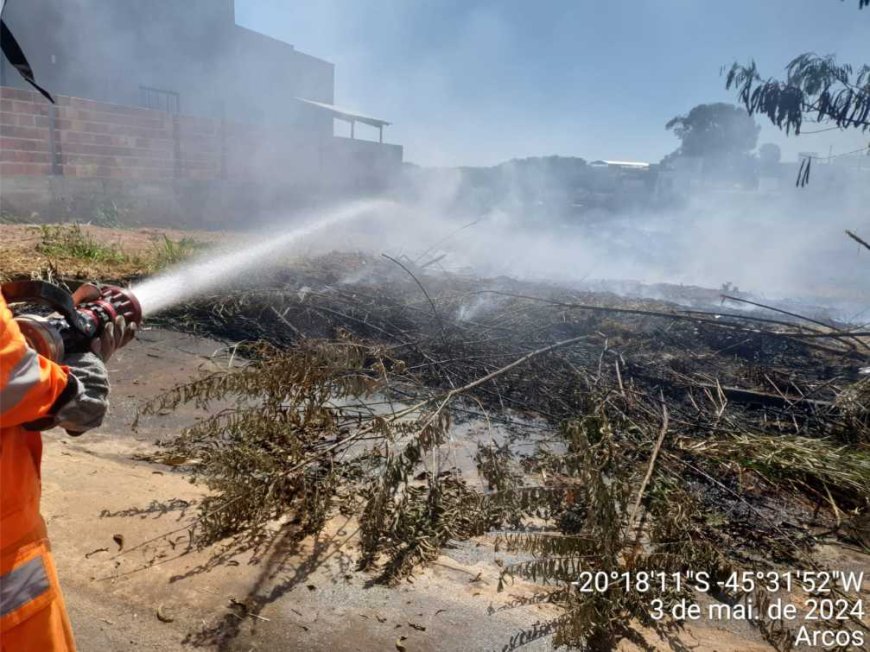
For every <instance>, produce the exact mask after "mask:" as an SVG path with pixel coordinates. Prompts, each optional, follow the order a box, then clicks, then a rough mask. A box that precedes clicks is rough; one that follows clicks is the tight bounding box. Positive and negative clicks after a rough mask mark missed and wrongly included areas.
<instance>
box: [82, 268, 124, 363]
mask: <svg viewBox="0 0 870 652" xmlns="http://www.w3.org/2000/svg"><path fill="white" fill-rule="evenodd" d="M99 298H100V290H99V288H98V287H97V286H96V285H92V284H91V283H84V284H82V285H80V286H79V287H78V288H76V291H75V292H73V302H74V303H75V305H79V304H80V303H87V302H88V301H96V300H97V299H99ZM135 336H136V324H135V323H133V324H128V323H127V320H126V319H124V317H122V316H120V315H119V316H118V317H116V318H115V321H114V322H113V323H110V324H106V326H105V328H103V332H102V333H100V336H99V337H97V338H94V341H93V342H91V351H93V352H94V353H95V354H96V355H98V356H100V358H101V359H102V360H103V362H106V361H107V360H108V359H109V358H111V357H112V354H113V353H114V352H115V351H117V350H118V349H120V348H121V347H122V346H124V345H125V344H127V343H128V342H129V341H130V340H132V339H133V338H134V337H135Z"/></svg>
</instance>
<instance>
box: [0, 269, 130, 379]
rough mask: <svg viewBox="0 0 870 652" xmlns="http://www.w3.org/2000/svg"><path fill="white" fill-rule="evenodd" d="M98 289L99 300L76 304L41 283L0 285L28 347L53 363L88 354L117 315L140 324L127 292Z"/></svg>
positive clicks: (70, 297) (57, 289) (58, 289)
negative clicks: (70, 355) (92, 345)
mask: <svg viewBox="0 0 870 652" xmlns="http://www.w3.org/2000/svg"><path fill="white" fill-rule="evenodd" d="M98 289H99V292H100V296H99V298H97V299H94V300H92V301H87V302H84V303H81V304H78V305H76V303H75V299H74V298H73V295H72V294H70V293H69V292H67V291H66V290H64V289H63V288H61V287H58V286H57V285H53V284H51V283H47V282H45V281H12V282H10V283H4V284H3V285H0V292H2V293H3V297H4V298H5V299H6V302H7V303H8V304H9V305H10V308H11V309H12V313H13V315H14V317H15V321H16V322H17V323H18V327H19V328H20V329H21V334H22V335H23V336H24V339H25V340H27V344H28V346H30V348H32V349H33V350H34V351H36V352H37V353H38V354H40V355H42V356H44V357H46V358H48V359H49V360H52V361H54V362H60V361H61V360H63V358H64V357H65V356H66V355H69V354H70V353H83V352H85V351H88V350H89V348H90V345H91V342H92V341H93V340H94V339H96V338H98V337H100V335H101V334H102V332H103V330H104V329H105V328H106V326H107V325H108V324H111V323H113V322H114V321H115V319H116V318H117V317H119V316H122V317H124V319H125V320H126V321H127V323H128V324H136V325H137V326H138V325H140V324H141V323H142V308H141V306H140V305H139V301H138V299H136V297H135V296H134V295H133V294H132V293H131V292H130V290H129V289H124V288H120V287H117V286H115V285H103V286H99V287H98ZM37 306H39V307H37ZM25 311H27V312H25Z"/></svg>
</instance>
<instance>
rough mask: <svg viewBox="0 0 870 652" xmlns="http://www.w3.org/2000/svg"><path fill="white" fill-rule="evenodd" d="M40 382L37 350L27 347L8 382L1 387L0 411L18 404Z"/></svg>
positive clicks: (11, 372)
mask: <svg viewBox="0 0 870 652" xmlns="http://www.w3.org/2000/svg"><path fill="white" fill-rule="evenodd" d="M39 383H40V369H39V357H38V356H37V355H36V352H35V351H33V350H32V349H27V350H26V351H25V352H24V355H23V356H21V360H19V361H18V363H17V364H16V365H15V366H14V367H13V368H12V370H11V371H10V372H9V378H8V379H7V381H6V384H5V385H4V386H3V388H2V389H0V412H7V411H8V410H11V409H12V408H14V407H15V406H17V405H18V404H19V403H21V401H23V400H24V398H25V396H27V393H28V392H29V391H30V390H31V389H33V388H34V387H35V386H36V385H38V384H39Z"/></svg>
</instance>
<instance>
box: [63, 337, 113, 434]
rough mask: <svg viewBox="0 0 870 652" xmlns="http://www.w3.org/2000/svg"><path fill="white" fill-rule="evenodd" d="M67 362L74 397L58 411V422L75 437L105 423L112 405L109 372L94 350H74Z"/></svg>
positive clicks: (65, 362)
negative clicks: (73, 385) (104, 419)
mask: <svg viewBox="0 0 870 652" xmlns="http://www.w3.org/2000/svg"><path fill="white" fill-rule="evenodd" d="M110 355H111V354H110ZM63 364H65V365H67V366H68V367H69V374H68V380H67V383H68V390H69V394H70V396H71V398H69V400H67V401H66V402H65V403H64V404H63V405H62V406H60V408H59V409H58V410H57V412H56V413H55V418H54V425H58V426H60V427H61V428H64V429H65V430H66V431H67V433H68V434H70V435H72V436H74V437H75V436H77V435H80V434H82V433H83V432H85V431H86V430H91V429H92V428H96V427H97V426H99V425H100V424H101V423H102V422H103V417H104V416H105V415H106V410H107V409H108V407H109V374H108V372H107V371H106V365H105V364H103V361H102V360H101V359H100V358H99V356H97V355H96V354H95V353H91V352H88V353H71V354H70V355H68V356H67V357H66V358H64V360H63ZM71 383H75V385H76V387H75V389H72V388H70V387H69V385H70V384H71ZM64 394H67V392H64Z"/></svg>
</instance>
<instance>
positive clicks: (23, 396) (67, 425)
mask: <svg viewBox="0 0 870 652" xmlns="http://www.w3.org/2000/svg"><path fill="white" fill-rule="evenodd" d="M94 293H96V296H98V295H99V291H98V290H96V288H94V287H93V286H83V287H82V288H80V289H79V290H78V291H77V292H76V294H75V295H74V298H75V299H76V301H77V302H83V301H87V300H91V299H93V298H95V295H94ZM133 332H134V329H132V328H131V329H127V328H126V325H125V324H124V321H123V318H119V320H118V321H116V323H115V324H110V325H109V326H108V327H107V328H106V329H105V331H104V333H103V336H102V337H100V338H99V339H97V340H95V342H94V344H93V346H92V351H91V352H88V353H78V354H72V355H69V356H67V357H66V358H64V360H63V364H62V365H58V364H55V363H54V362H52V361H50V360H48V359H46V358H43V357H42V356H40V355H38V354H37V353H36V352H34V351H33V350H32V349H30V348H28V346H27V343H26V342H25V340H24V337H23V336H22V335H21V331H20V330H19V328H18V324H16V323H15V321H14V320H13V318H12V313H11V311H10V310H9V308H8V306H7V305H6V301H5V300H4V299H3V297H2V295H0V650H2V652H66V651H69V650H75V641H74V640H73V635H72V629H71V628H70V623H69V618H68V616H67V613H66V608H65V607H64V602H63V596H62V595H61V591H60V586H59V584H58V578H57V571H56V570H55V566H54V561H53V560H52V557H51V552H50V546H49V543H48V539H47V538H46V530H45V523H44V522H43V520H42V516H40V513H39V497H40V462H41V459H42V436H41V435H40V433H39V430H46V429H48V428H52V427H54V426H60V427H62V428H64V429H66V431H67V432H68V433H69V434H70V435H78V434H81V433H82V432H85V431H86V430H90V429H91V428H95V427H97V426H99V425H100V423H101V422H102V419H103V416H104V414H105V412H106V408H107V406H108V401H107V397H108V391H109V384H108V377H107V374H106V367H105V364H104V361H105V360H106V359H108V357H109V356H110V355H111V354H112V353H113V352H114V350H115V349H116V348H117V347H118V346H120V345H122V344H123V343H125V342H126V341H127V340H128V339H129V338H130V337H132V335H133Z"/></svg>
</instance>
